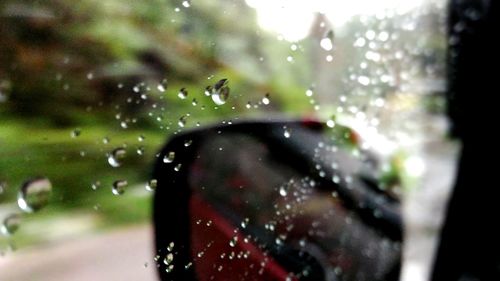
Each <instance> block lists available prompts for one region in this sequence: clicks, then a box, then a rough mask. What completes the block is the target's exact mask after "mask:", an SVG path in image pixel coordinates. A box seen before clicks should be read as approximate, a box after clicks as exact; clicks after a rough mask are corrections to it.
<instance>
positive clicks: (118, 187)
mask: <svg viewBox="0 0 500 281" xmlns="http://www.w3.org/2000/svg"><path fill="white" fill-rule="evenodd" d="M127 185H128V182H127V181H126V180H117V181H115V182H114V183H113V187H112V188H111V191H112V192H113V194H114V195H122V194H123V193H124V192H125V187H126V186H127Z"/></svg>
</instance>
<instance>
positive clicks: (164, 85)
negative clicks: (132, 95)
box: [156, 79, 167, 93]
mask: <svg viewBox="0 0 500 281" xmlns="http://www.w3.org/2000/svg"><path fill="white" fill-rule="evenodd" d="M156 88H157V89H158V91H160V92H162V93H163V92H165V91H166V90H167V79H163V80H162V81H161V82H160V83H159V84H158V86H156Z"/></svg>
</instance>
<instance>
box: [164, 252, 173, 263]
mask: <svg viewBox="0 0 500 281" xmlns="http://www.w3.org/2000/svg"><path fill="white" fill-rule="evenodd" d="M173 261H174V254H172V253H168V254H167V255H166V256H165V258H164V259H163V263H164V264H166V265H169V264H171V263H172V262H173Z"/></svg>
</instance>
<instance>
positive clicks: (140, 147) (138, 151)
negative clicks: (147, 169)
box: [137, 146, 144, 155]
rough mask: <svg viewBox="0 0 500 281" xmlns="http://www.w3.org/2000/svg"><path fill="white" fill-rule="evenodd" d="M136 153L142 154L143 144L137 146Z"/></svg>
mask: <svg viewBox="0 0 500 281" xmlns="http://www.w3.org/2000/svg"><path fill="white" fill-rule="evenodd" d="M137 154H139V155H144V146H139V147H138V148H137Z"/></svg>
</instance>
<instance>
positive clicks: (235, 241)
mask: <svg viewBox="0 0 500 281" xmlns="http://www.w3.org/2000/svg"><path fill="white" fill-rule="evenodd" d="M236 243H238V236H233V238H231V240H229V246H231V247H235V246H236Z"/></svg>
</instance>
